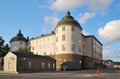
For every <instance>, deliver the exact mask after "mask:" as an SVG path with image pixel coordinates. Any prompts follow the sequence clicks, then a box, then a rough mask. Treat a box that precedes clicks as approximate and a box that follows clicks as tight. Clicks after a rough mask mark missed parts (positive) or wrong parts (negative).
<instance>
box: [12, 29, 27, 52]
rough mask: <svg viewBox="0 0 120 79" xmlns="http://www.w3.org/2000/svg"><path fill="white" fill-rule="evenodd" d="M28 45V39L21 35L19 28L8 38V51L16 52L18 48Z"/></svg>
mask: <svg viewBox="0 0 120 79" xmlns="http://www.w3.org/2000/svg"><path fill="white" fill-rule="evenodd" d="M27 47H28V40H27V39H26V38H25V37H24V36H23V34H22V33H21V30H19V32H18V33H17V34H16V35H15V36H14V37H13V38H12V39H11V40H10V51H12V52H16V51H17V50H18V49H24V48H27Z"/></svg>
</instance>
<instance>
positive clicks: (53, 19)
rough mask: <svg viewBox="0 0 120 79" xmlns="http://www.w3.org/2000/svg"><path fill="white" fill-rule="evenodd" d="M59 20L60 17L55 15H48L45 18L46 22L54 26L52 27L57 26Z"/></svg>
mask: <svg viewBox="0 0 120 79" xmlns="http://www.w3.org/2000/svg"><path fill="white" fill-rule="evenodd" d="M58 21H59V18H57V17H55V16H46V17H45V18H44V22H45V23H46V24H47V25H49V26H52V27H55V26H56V24H57V23H58Z"/></svg>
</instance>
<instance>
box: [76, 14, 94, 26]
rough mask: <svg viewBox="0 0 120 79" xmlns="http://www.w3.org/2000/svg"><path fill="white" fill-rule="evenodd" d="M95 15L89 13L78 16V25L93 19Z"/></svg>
mask: <svg viewBox="0 0 120 79" xmlns="http://www.w3.org/2000/svg"><path fill="white" fill-rule="evenodd" d="M95 15H96V14H95V13H94V12H92V13H90V12H85V13H84V14H80V18H79V19H78V21H79V22H80V24H83V23H85V22H86V21H88V20H89V19H91V18H93V17H94V16H95Z"/></svg>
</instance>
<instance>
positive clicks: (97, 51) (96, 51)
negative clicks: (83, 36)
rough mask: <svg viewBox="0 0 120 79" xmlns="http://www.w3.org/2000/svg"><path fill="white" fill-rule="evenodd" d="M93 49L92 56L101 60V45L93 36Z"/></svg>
mask: <svg viewBox="0 0 120 79" xmlns="http://www.w3.org/2000/svg"><path fill="white" fill-rule="evenodd" d="M93 50H94V51H93V52H94V54H93V57H94V58H96V59H98V60H102V46H101V44H100V43H99V42H98V41H97V40H96V39H95V38H93Z"/></svg>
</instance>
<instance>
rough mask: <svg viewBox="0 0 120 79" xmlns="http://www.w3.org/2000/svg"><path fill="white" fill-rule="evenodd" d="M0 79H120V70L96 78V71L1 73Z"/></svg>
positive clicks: (110, 70) (106, 71)
mask: <svg viewBox="0 0 120 79" xmlns="http://www.w3.org/2000/svg"><path fill="white" fill-rule="evenodd" d="M0 79H120V70H113V69H101V70H100V76H96V70H78V71H59V72H58V71H57V72H50V71H49V72H39V73H20V74H8V73H7V74H6V73H0Z"/></svg>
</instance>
